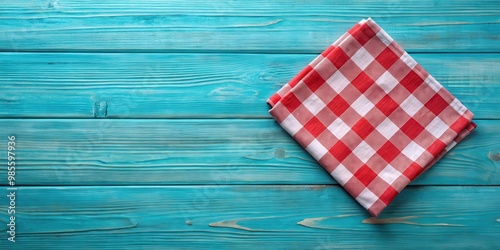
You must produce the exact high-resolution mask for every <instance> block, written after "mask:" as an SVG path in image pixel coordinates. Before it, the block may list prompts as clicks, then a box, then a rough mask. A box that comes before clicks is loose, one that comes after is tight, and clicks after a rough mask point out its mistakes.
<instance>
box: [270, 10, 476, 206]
mask: <svg viewBox="0 0 500 250" xmlns="http://www.w3.org/2000/svg"><path fill="white" fill-rule="evenodd" d="M267 102H268V104H269V105H270V106H271V110H270V111H269V112H270V114H271V115H272V116H273V117H274V118H275V119H276V121H277V122H278V123H279V124H280V125H281V126H282V127H283V128H284V129H285V130H286V131H287V132H288V133H289V134H290V135H291V136H292V137H293V138H294V139H295V140H296V141H297V142H298V143H299V144H300V145H301V146H302V147H304V148H305V149H306V150H307V151H308V152H309V153H310V154H311V155H312V157H314V158H315V159H316V160H317V161H318V162H319V164H320V165H322V166H323V167H324V168H325V169H326V170H327V171H328V172H329V173H330V174H331V176H332V177H333V178H335V180H336V181H337V182H338V183H339V184H340V185H342V186H343V187H344V188H345V190H346V191H347V192H348V193H349V194H350V195H351V196H353V197H354V198H355V199H356V200H357V201H358V202H359V203H360V204H361V205H362V206H363V207H365V208H366V209H367V210H368V211H369V212H370V213H371V214H372V215H373V216H378V215H379V214H380V212H381V211H382V210H383V209H384V208H385V207H387V206H388V205H389V204H390V203H391V201H392V200H393V199H394V198H395V197H396V196H397V195H398V194H399V192H401V191H402V190H403V189H404V188H405V187H406V186H407V185H408V184H409V183H410V182H411V181H413V180H414V179H415V178H417V177H418V176H419V175H420V174H421V173H423V172H424V171H425V170H427V169H428V168H430V167H431V166H432V165H433V164H434V163H435V162H436V161H438V160H439V159H440V158H441V157H442V156H443V155H444V154H446V152H448V151H449V150H451V149H452V148H453V147H454V146H455V145H456V144H457V143H458V142H460V141H461V140H462V139H463V138H464V137H466V136H467V135H468V134H469V133H470V132H471V131H472V130H473V129H474V128H475V127H476V125H475V124H474V123H473V122H472V118H473V114H472V112H470V111H469V110H468V109H467V108H466V107H465V106H464V105H463V104H462V103H461V102H460V101H459V100H457V99H456V98H455V97H454V96H453V95H452V94H451V93H450V92H448V91H447V90H446V89H445V88H443V86H442V85H441V84H440V83H439V82H437V81H436V80H435V79H434V78H433V77H432V76H431V75H429V73H428V72H427V71H426V70H424V69H423V68H422V67H421V66H420V65H419V64H418V63H417V62H416V61H415V60H414V59H413V58H412V57H411V56H410V55H409V54H408V53H406V52H405V51H404V50H403V49H402V48H401V47H400V46H399V45H398V44H397V43H396V42H395V41H394V40H393V39H392V38H391V37H390V36H389V35H388V34H387V33H386V32H385V31H384V30H383V29H382V28H381V27H380V26H379V25H377V24H376V23H375V22H374V21H373V20H372V19H371V18H369V19H366V20H362V21H360V22H359V23H357V24H356V25H355V26H354V27H352V28H351V29H350V30H349V31H348V32H346V33H345V34H344V35H342V36H341V37H340V38H339V39H338V40H337V41H335V42H334V43H333V44H332V45H331V46H329V47H328V48H327V49H326V50H325V51H324V52H323V53H321V54H320V55H319V56H318V57H316V58H315V59H314V60H313V61H312V62H311V63H310V64H309V65H307V66H306V67H305V68H304V69H303V70H302V71H300V72H299V73H298V74H297V75H296V76H295V77H294V78H292V80H290V81H289V82H288V83H287V84H285V85H284V86H283V87H282V88H281V89H280V90H279V91H278V92H277V93H276V94H274V95H273V96H271V97H270V98H269V99H268V101H267Z"/></svg>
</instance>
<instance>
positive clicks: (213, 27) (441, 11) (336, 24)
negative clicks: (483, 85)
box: [0, 0, 500, 53]
mask: <svg viewBox="0 0 500 250" xmlns="http://www.w3.org/2000/svg"><path fill="white" fill-rule="evenodd" d="M0 13H2V16H1V18H0V50H2V51H156V52H168V51H191V52H192V51H215V52H217V51H227V52H241V51H247V52H266V53H277V52H285V53H317V52H320V51H321V50H322V49H323V48H325V47H326V46H327V45H329V44H330V43H332V42H333V40H334V39H336V38H337V37H339V36H340V35H341V34H342V33H343V32H345V31H346V30H347V29H348V28H349V27H351V26H352V25H353V24H354V23H356V22H358V21H359V20H361V19H362V18H367V17H370V16H371V17H372V18H374V19H375V20H376V21H377V22H379V23H380V25H381V26H382V27H384V28H385V29H386V30H387V31H388V33H389V34H391V35H392V36H393V37H394V38H395V40H396V41H399V42H400V43H401V44H402V45H403V47H405V48H406V49H408V50H409V51H411V52H415V51H426V52H429V51H430V52H436V51H440V52H443V51H446V52H465V51H466V52H470V51H475V52H478V51H481V52H499V51H500V43H498V39H499V37H500V28H499V27H500V23H499V16H500V7H499V6H498V2H497V1H496V0H489V1H487V0H483V1H468V0H452V1H439V0H421V1H399V0H393V1H373V0H359V1H347V0H342V1H328V0H320V1H313V2H304V1H301V0H289V1H267V0H258V1H240V0H238V1H203V0H197V1H183V0H175V1H160V0H146V1H114V0H104V1H99V2H95V1H84V0H78V1H65V0H43V1H38V0H36V1H34V0H20V1H0Z"/></svg>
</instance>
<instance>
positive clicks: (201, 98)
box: [0, 53, 500, 119]
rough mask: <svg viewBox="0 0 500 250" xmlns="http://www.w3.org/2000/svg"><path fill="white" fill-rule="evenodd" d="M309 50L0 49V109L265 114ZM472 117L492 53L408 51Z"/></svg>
mask: <svg viewBox="0 0 500 250" xmlns="http://www.w3.org/2000/svg"><path fill="white" fill-rule="evenodd" d="M314 56H315V55H312V54H311V55H281V54H272V55H264V54H260V55H255V54H157V53H146V54H144V53H128V54H127V53H116V54H115V53H98V54H94V53H91V54H88V53H83V54H82V53H0V72H1V74H0V90H1V91H0V117H11V118H14V117H36V118H93V117H94V116H98V117H108V118H182V117H184V118H270V116H269V114H268V110H269V107H268V105H267V104H266V103H265V101H266V99H267V98H268V97H269V96H271V95H272V94H273V93H274V92H275V91H277V90H278V89H279V88H280V86H282V85H283V84H284V83H286V82H287V81H288V80H289V79H291V78H292V77H293V76H294V75H295V74H296V73H297V72H298V71H300V70H301V69H302V68H303V67H304V66H305V65H307V63H309V62H310V61H311V60H312V59H313V58H314ZM413 56H414V57H415V59H416V60H417V61H419V62H420V63H421V64H422V65H423V66H424V67H425V68H427V69H428V70H429V72H430V73H431V74H433V75H434V76H435V78H437V79H438V80H439V81H441V83H443V84H444V86H445V87H447V88H448V89H449V90H450V91H451V92H452V93H453V94H455V95H456V96H457V98H459V99H460V100H461V101H462V102H463V103H464V104H465V105H467V107H469V108H470V109H471V110H472V111H473V112H474V113H475V115H476V118H479V119H500V108H499V107H500V99H499V98H498V96H499V95H500V80H499V79H500V71H499V70H498V69H499V68H500V56H499V54H413Z"/></svg>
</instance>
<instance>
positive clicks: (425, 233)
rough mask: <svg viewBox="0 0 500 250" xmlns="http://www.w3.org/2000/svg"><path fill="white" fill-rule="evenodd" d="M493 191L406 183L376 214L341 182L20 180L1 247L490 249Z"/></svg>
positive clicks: (497, 223)
mask: <svg viewBox="0 0 500 250" xmlns="http://www.w3.org/2000/svg"><path fill="white" fill-rule="evenodd" d="M7 194H8V192H7V191H6V190H5V188H1V191H0V197H2V199H1V201H0V204H1V205H0V222H1V223H0V231H2V232H6V231H7V230H8V229H7V226H6V224H7V223H9V221H8V220H7V218H8V217H7V212H6V211H7V206H6V205H5V204H6V203H5V202H6V201H5V200H6V195H7ZM499 196H500V187H498V186H497V187H493V186H492V187H460V186H452V187H436V186H429V187H410V188H408V189H406V190H404V191H403V192H402V193H401V194H400V196H398V197H397V198H396V199H395V200H394V202H393V203H392V204H391V205H390V206H389V207H388V208H387V209H386V210H385V211H384V212H383V213H382V215H381V216H380V217H379V219H373V218H370V216H369V214H368V213H367V212H365V210H364V209H363V208H361V207H360V206H359V205H358V204H357V203H356V202H355V201H354V200H353V199H352V198H351V197H350V196H349V195H348V194H347V193H346V192H345V191H344V190H343V189H342V188H340V187H338V186H307V185H299V186H297V185H285V186H261V185H259V186H253V185H242V186H224V185H213V186H211V185H207V186H170V187H162V186H151V187H136V186H132V187H120V186H118V187H19V188H18V190H17V191H16V204H18V208H17V210H16V238H15V239H16V242H15V243H11V242H9V241H7V239H6V238H4V239H1V240H0V248H2V249H23V250H29V249H54V250H56V249H126V248H127V249H128V248H133V249H197V248H203V249H254V248H255V246H257V245H258V246H259V249H331V248H355V249H408V248H410V249H495V248H497V247H498V246H499V245H500V239H499V237H498V235H500V212H499V211H498V208H499V207H500V199H496V198H495V197H499ZM2 237H6V235H5V234H2Z"/></svg>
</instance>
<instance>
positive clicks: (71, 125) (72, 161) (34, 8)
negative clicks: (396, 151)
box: [0, 0, 500, 249]
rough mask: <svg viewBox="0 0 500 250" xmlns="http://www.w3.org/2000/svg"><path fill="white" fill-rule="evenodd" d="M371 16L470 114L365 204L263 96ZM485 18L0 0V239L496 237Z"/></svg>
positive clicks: (400, 240) (168, 242)
mask: <svg viewBox="0 0 500 250" xmlns="http://www.w3.org/2000/svg"><path fill="white" fill-rule="evenodd" d="M310 2H312V3H310ZM369 16H371V17H372V18H374V19H375V20H376V21H377V22H378V23H379V24H380V25H381V26H383V27H384V29H386V30H387V31H388V32H389V33H390V34H391V36H393V37H394V39H395V40H397V41H398V42H400V43H401V44H402V45H403V47H405V48H406V49H407V50H408V51H409V52H410V53H411V54H412V56H414V57H415V59H416V60H417V61H418V62H420V63H421V64H422V65H423V66H424V67H425V68H426V69H427V70H428V71H429V72H430V73H431V74H432V75H434V77H435V78H436V79H438V80H439V81H440V82H441V83H443V85H444V86H445V87H446V88H448V89H449V90H450V91H451V92H452V93H453V94H454V95H456V96H457V97H458V98H459V99H460V100H461V101H462V102H463V103H464V104H465V105H467V106H468V107H469V108H470V109H471V110H472V111H473V112H474V113H475V114H476V122H477V124H478V128H477V130H475V131H474V132H473V133H472V134H471V135H470V136H469V137H467V138H466V139H465V140H464V141H463V142H461V143H460V144H459V145H458V146H457V147H456V148H454V149H453V150H452V151H451V152H450V153H449V154H447V155H446V156H445V157H444V158H443V159H442V160H441V161H439V162H438V163H437V164H436V165H435V166H434V167H433V168H431V169H430V170H429V171H427V172H426V173H425V174H424V175H423V176H421V177H419V178H418V179H417V180H416V181H415V182H414V183H412V185H411V186H410V187H408V188H407V189H405V190H404V191H403V192H402V193H401V194H400V196H398V197H397V198H396V199H395V201H394V202H393V203H392V204H391V205H390V206H389V207H388V208H387V210H386V211H384V213H383V214H382V215H381V216H380V218H378V219H374V218H369V215H368V213H366V211H365V210H364V209H363V208H361V207H359V205H357V203H356V202H355V201H354V200H353V199H352V198H351V197H350V196H349V195H347V194H346V193H345V192H344V191H343V190H342V189H341V188H340V187H339V186H338V185H336V183H335V182H334V181H333V179H332V178H331V177H330V176H329V175H328V174H327V173H326V172H325V171H324V170H323V168H321V167H320V166H319V165H318V164H317V163H316V162H315V161H314V160H313V159H312V158H311V157H310V156H308V155H307V153H306V152H305V151H304V150H303V149H302V148H301V147H299V146H298V145H297V144H296V143H295V142H294V141H293V139H291V138H290V137H289V136H288V135H287V134H286V132H284V130H283V129H281V128H280V127H279V126H278V125H277V124H276V122H274V120H272V119H270V116H269V115H268V113H267V110H268V106H267V105H266V104H265V100H266V98H267V97H269V96H270V95H271V94H272V93H273V92H274V91H276V90H277V89H279V87H280V86H281V85H282V84H284V83H285V82H286V81H288V80H289V79H290V78H291V77H292V76H293V75H294V74H295V73H296V72H297V71H299V70H300V69H301V68H302V67H303V66H304V65H305V64H307V63H308V62H309V61H310V60H311V59H312V58H314V56H315V55H316V54H317V53H318V52H320V51H321V50H322V49H323V48H325V47H326V46H327V45H328V44H330V43H331V42H333V40H334V39H336V38H337V37H338V36H339V35H340V34H341V33H343V32H344V31H345V30H346V29H347V28H348V27H350V26H351V25H352V24H354V23H355V22H357V21H359V20H360V19H362V18H366V17H369ZM499 17H500V2H498V1H496V0H488V1H486V0H485V1H469V0H452V1H438V0H419V1H399V0H394V1H372V0H359V1H347V0H341V1H329V0H319V1H300V0H287V1H270V0H256V1H240V0H236V1H229V0H225V1H224V0H221V1H204V0H193V1H183V0H173V1H160V0H144V1H117V0H101V1H98V2H96V1H83V0H72V1H69V0H68V1H66V0H19V1H2V0H0V160H1V161H0V164H1V165H0V184H1V185H2V187H0V249H85V248H88V249H117V248H119V249H126V248H130V249H194V248H204V249H250V248H256V247H258V248H261V249H331V248H358V249H401V248H415V249H422V248H425V249H433V248H435V249H443V248H450V249H451V248H453V249H455V248H458V249H495V248H498V247H500V239H499V238H498V237H497V236H498V235H500V199H498V197H499V195H500V186H499V185H500V133H499V131H500V101H499V100H500V99H499V98H498V96H500V81H499V80H498V79H500V71H499V70H498V69H499V68H500V53H499V52H500V43H498V40H499V39H500V22H499V21H498V20H499ZM10 135H15V136H16V154H17V155H16V164H17V165H16V167H17V169H16V184H17V185H18V189H17V190H16V191H15V192H16V237H17V238H16V243H11V242H9V241H8V240H7V233H4V232H6V231H7V230H8V227H7V224H8V223H9V221H10V218H9V217H10V215H9V214H8V206H9V205H8V203H9V198H8V197H7V195H8V194H9V192H11V191H9V190H7V186H6V183H7V174H8V173H7V153H6V151H7V140H8V139H7V136H10ZM325 184H326V185H325Z"/></svg>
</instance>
